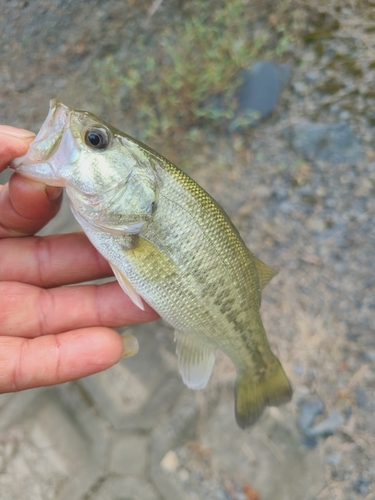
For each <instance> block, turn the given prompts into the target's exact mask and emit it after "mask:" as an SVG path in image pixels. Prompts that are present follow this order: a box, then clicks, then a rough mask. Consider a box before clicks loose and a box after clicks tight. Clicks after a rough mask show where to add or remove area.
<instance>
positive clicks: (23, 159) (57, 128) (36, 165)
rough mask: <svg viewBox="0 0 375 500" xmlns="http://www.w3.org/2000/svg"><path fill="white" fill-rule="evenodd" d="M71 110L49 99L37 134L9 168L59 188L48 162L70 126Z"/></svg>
mask: <svg viewBox="0 0 375 500" xmlns="http://www.w3.org/2000/svg"><path fill="white" fill-rule="evenodd" d="M70 114H71V110H70V109H69V108H68V107H67V106H65V105H64V104H62V102H60V101H58V100H57V99H51V100H50V103H49V112H48V115H47V118H46V119H45V120H44V123H43V125H42V126H41V128H40V130H39V132H38V134H37V135H36V137H35V139H34V140H33V141H32V142H31V144H30V147H29V150H28V151H27V153H26V154H25V155H24V156H19V157H18V158H15V159H14V160H12V161H11V162H10V164H9V168H10V169H11V170H14V171H15V172H18V173H20V174H22V175H23V176H25V177H29V178H30V179H33V180H37V181H42V182H45V183H47V184H49V185H51V186H61V179H59V177H58V176H57V174H56V172H55V169H54V168H53V166H52V163H51V162H50V161H49V160H50V159H51V157H52V156H53V154H54V153H55V152H56V151H57V149H58V147H59V144H60V142H61V139H62V136H63V134H64V132H65V130H66V129H67V128H68V127H69V124H70Z"/></svg>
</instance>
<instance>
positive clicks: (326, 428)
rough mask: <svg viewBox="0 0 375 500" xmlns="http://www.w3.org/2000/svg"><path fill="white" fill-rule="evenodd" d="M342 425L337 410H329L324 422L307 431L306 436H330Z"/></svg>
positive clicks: (341, 419)
mask: <svg viewBox="0 0 375 500" xmlns="http://www.w3.org/2000/svg"><path fill="white" fill-rule="evenodd" d="M343 423H344V419H343V418H342V416H341V415H340V413H339V412H338V411H337V410H331V411H330V412H329V414H328V417H327V418H326V419H325V420H323V421H322V422H320V423H319V424H317V425H316V426H315V427H313V428H311V429H309V430H308V431H307V433H306V434H307V435H308V436H309V437H318V436H330V435H332V434H334V433H335V432H336V431H337V430H338V428H339V427H340V425H342V424H343Z"/></svg>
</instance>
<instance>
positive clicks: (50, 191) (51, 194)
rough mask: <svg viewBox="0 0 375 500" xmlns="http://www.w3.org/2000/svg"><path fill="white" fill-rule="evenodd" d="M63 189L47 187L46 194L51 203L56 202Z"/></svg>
mask: <svg viewBox="0 0 375 500" xmlns="http://www.w3.org/2000/svg"><path fill="white" fill-rule="evenodd" d="M61 193H62V188H61V187H57V186H47V187H46V194H47V198H48V199H49V201H55V200H57V198H58V197H59V196H60V195H61Z"/></svg>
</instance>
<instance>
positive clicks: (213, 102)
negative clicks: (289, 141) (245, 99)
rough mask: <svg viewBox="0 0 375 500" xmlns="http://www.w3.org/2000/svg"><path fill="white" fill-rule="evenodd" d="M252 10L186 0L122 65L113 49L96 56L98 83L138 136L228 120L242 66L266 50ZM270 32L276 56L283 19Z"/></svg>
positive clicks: (285, 40)
mask: <svg viewBox="0 0 375 500" xmlns="http://www.w3.org/2000/svg"><path fill="white" fill-rule="evenodd" d="M252 16H254V8H253V7H252V6H251V5H250V2H247V1H244V0H221V1H220V0H219V1H213V0H211V1H210V0H207V1H204V0H191V1H190V2H188V3H186V6H185V7H184V8H183V7H181V9H180V11H179V16H178V18H177V20H176V18H175V19H174V22H172V23H170V24H169V25H165V24H164V27H163V28H162V29H161V30H159V32H158V33H157V34H156V35H155V34H154V35H153V36H151V37H150V36H149V35H148V33H147V29H144V31H143V33H140V34H139V35H138V36H137V40H136V43H135V44H134V46H133V47H132V48H131V49H130V50H128V56H127V58H126V62H125V63H124V62H122V63H121V62H119V60H118V59H117V57H116V55H108V56H107V57H105V58H104V59H102V60H100V61H98V62H97V64H96V67H95V70H96V77H97V80H98V84H99V86H100V88H101V90H102V92H103V93H104V96H105V98H106V99H107V101H108V102H109V103H111V105H115V106H118V107H121V108H122V109H123V110H124V112H126V113H129V114H131V115H132V116H133V117H134V118H135V123H137V124H138V127H139V130H137V135H138V137H139V138H141V139H143V140H149V139H152V140H155V138H156V137H158V138H159V139H160V140H165V139H166V138H168V137H170V136H174V137H176V135H177V136H181V135H183V136H184V138H185V137H187V138H188V137H189V129H190V128H191V127H192V126H200V125H202V124H207V123H210V124H211V126H216V127H217V126H220V125H222V124H223V123H227V122H228V120H230V119H232V118H233V117H234V113H235V108H236V100H235V94H236V89H237V88H238V86H239V85H240V83H241V79H240V74H241V70H243V69H247V68H250V67H251V65H252V63H253V61H254V60H255V59H257V58H259V57H261V56H264V55H265V53H266V51H267V50H268V49H269V42H270V39H271V36H270V32H269V30H266V29H262V28H259V29H256V30H253V29H252V28H251V26H252V22H251V21H252ZM276 31H278V33H277V37H276V38H277V43H276V44H275V45H274V46H273V47H272V52H273V54H274V55H275V56H276V57H280V55H282V54H283V53H285V51H287V50H288V48H289V47H290V43H291V40H290V38H289V35H288V33H287V30H286V29H285V25H283V24H282V23H280V24H279V25H278V28H277V30H276ZM252 118H253V117H251V116H249V117H247V118H246V117H245V118H244V120H245V123H246V120H247V119H248V120H252Z"/></svg>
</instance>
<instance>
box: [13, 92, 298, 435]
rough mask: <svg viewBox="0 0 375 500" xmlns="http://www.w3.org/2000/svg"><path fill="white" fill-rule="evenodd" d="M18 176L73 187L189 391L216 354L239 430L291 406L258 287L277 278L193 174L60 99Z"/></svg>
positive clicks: (199, 384)
mask: <svg viewBox="0 0 375 500" xmlns="http://www.w3.org/2000/svg"><path fill="white" fill-rule="evenodd" d="M10 168H11V169H13V170H14V171H16V172H18V173H19V174H21V175H23V176H26V177H28V178H30V179H34V180H38V181H41V182H44V183H46V184H48V185H51V186H61V187H64V188H65V189H66V193H67V196H68V198H69V202H70V207H71V210H72V212H73V214H74V216H75V218H76V219H77V221H78V222H79V224H80V225H81V227H82V229H83V231H84V232H85V233H86V235H87V237H88V238H89V240H90V241H91V243H92V244H93V246H94V247H95V248H96V249H97V250H98V252H99V253H100V254H101V255H102V256H103V257H104V258H105V259H106V260H107V261H108V262H109V264H110V266H111V268H112V270H113V273H114V276H115V278H116V279H117V281H118V282H119V284H120V286H121V287H122V289H123V290H124V292H125V293H127V294H128V295H129V297H130V299H131V300H132V301H133V302H134V304H136V305H137V306H138V307H139V308H140V309H144V305H143V302H142V300H144V301H145V302H146V303H148V304H149V305H150V306H151V307H152V308H153V309H154V310H155V311H156V312H157V313H158V314H159V315H160V316H161V317H162V318H163V319H164V320H165V321H166V322H167V323H169V324H170V325H171V326H172V327H173V328H174V329H175V341H176V353H177V358H178V367H179V371H180V373H181V376H182V379H183V381H184V383H185V384H186V385H187V386H188V387H189V388H191V389H201V388H203V387H205V386H206V384H207V383H208V380H209V378H210V375H211V371H212V368H213V365H214V360H215V352H216V350H217V349H220V350H222V351H223V352H224V353H225V354H227V355H228V356H229V358H230V359H231V360H232V362H233V363H234V365H235V367H236V373H237V376H236V381H235V387H234V389H235V418H236V421H237V423H238V425H239V426H240V427H241V428H243V429H245V428H246V427H249V426H251V425H253V424H254V423H255V422H256V421H257V420H258V419H259V417H260V416H261V415H262V413H263V410H264V409H265V407H266V406H278V405H281V404H284V403H287V402H289V401H290V400H291V397H292V388H291V384H290V382H289V380H288V378H287V376H286V374H285V372H284V370H283V368H282V365H281V363H280V361H279V359H278V358H277V357H276V356H275V354H274V353H273V352H272V350H271V348H270V346H269V343H268V341H267V337H266V332H265V329H264V326H263V323H262V319H261V316H260V311H259V309H260V304H261V291H262V289H263V288H264V287H265V286H266V285H267V283H268V282H269V281H270V280H271V279H272V278H273V277H274V276H275V274H276V272H275V271H274V270H273V269H272V268H271V267H269V266H267V265H266V264H264V263H263V262H262V261H261V260H259V259H258V258H257V257H256V256H255V255H254V254H253V253H252V252H251V251H250V250H249V249H248V248H247V247H246V245H245V243H244V242H243V240H242V239H241V237H240V235H239V233H238V231H237V229H236V228H235V226H234V225H233V223H232V222H231V220H230V218H229V217H228V215H227V214H226V212H225V211H224V210H223V208H222V207H221V206H220V205H219V204H218V203H217V202H216V201H215V200H214V199H213V198H212V197H211V196H210V195H209V194H208V193H207V192H206V191H205V190H203V189H202V188H201V187H200V186H199V185H198V184H197V183H196V182H195V181H194V180H193V179H191V178H190V177H189V176H188V175H187V174H186V173H184V172H183V171H182V170H180V169H179V168H178V167H176V166H175V165H174V164H172V163H171V162H170V161H168V160H167V159H166V158H164V157H163V156H162V155H160V154H159V153H157V152H156V151H154V150H153V149H151V148H150V147H148V146H147V145H145V144H143V143H142V142H140V141H138V140H136V139H134V138H132V137H131V136H129V135H127V134H126V133H123V132H121V131H120V130H118V129H116V128H114V127H112V126H111V125H109V124H108V123H106V122H105V121H103V120H101V119H99V118H97V117H96V116H95V115H93V114H91V113H89V112H87V111H80V110H75V109H72V108H70V107H68V106H66V105H64V104H62V103H61V102H60V101H58V100H56V99H52V100H51V101H50V109H49V113H48V115H47V118H46V120H45V122H44V123H43V125H42V127H41V129H40V131H39V133H38V134H37V136H36V137H35V139H34V140H33V142H32V143H31V144H30V148H29V150H28V152H27V153H26V154H25V155H24V156H21V157H18V158H16V159H14V160H13V161H12V162H11V164H10Z"/></svg>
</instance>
